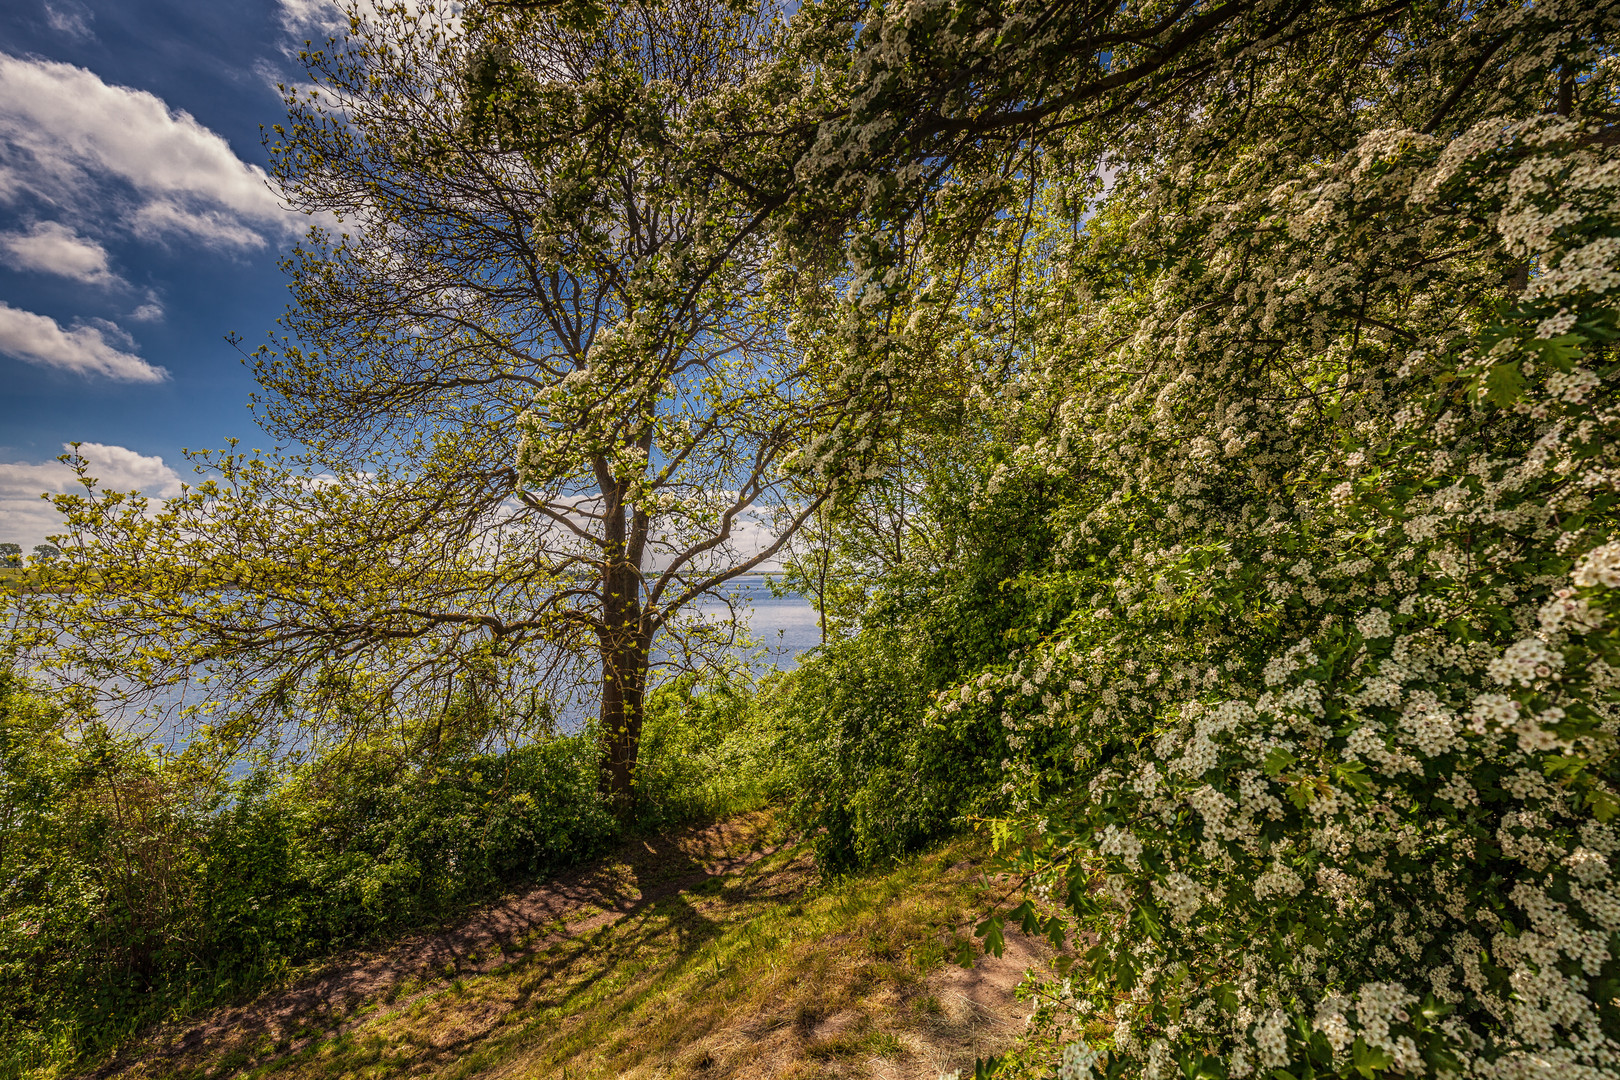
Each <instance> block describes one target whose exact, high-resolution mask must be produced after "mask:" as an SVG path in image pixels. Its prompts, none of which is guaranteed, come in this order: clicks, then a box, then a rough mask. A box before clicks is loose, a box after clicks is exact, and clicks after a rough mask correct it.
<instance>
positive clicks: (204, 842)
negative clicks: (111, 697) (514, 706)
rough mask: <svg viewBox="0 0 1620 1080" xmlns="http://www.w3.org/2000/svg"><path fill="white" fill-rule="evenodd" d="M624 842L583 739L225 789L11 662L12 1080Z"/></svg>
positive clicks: (3, 1006) (302, 773)
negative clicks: (72, 706)
mask: <svg viewBox="0 0 1620 1080" xmlns="http://www.w3.org/2000/svg"><path fill="white" fill-rule="evenodd" d="M69 732H71V733H72V734H68V733H69ZM683 798H684V796H683V795H682V794H681V793H680V791H679V790H678V787H671V788H670V789H669V792H668V794H667V795H666V801H668V802H670V803H671V804H672V805H676V804H680V803H681V801H682V799H683ZM621 828H622V826H621V824H620V823H619V822H617V821H616V820H615V819H614V818H613V816H612V815H611V814H610V813H609V812H608V810H607V808H606V806H605V805H604V804H603V802H602V800H601V799H600V797H599V795H598V793H597V748H596V745H595V741H594V739H592V738H591V737H590V736H589V735H581V736H575V737H565V738H556V739H552V740H548V741H546V742H543V743H540V744H537V745H532V746H527V747H522V748H519V749H515V750H511V751H508V752H506V753H503V754H476V753H469V752H451V753H447V754H443V755H441V756H439V757H436V758H434V759H432V760H429V761H426V762H420V763H414V764H407V763H403V762H400V761H398V760H396V759H391V758H389V757H387V756H385V755H382V754H369V755H368V754H365V753H354V752H350V753H349V754H347V755H346V756H345V757H344V758H342V759H341V760H339V759H337V758H328V759H325V760H321V761H317V762H314V763H312V764H310V765H306V766H304V767H301V768H297V769H291V770H287V771H281V772H278V771H274V770H271V769H268V768H263V769H260V770H258V771H256V772H254V773H252V774H251V775H249V776H247V777H246V778H244V779H242V780H241V781H239V782H235V783H230V782H224V783H222V782H219V781H218V780H217V779H216V774H215V773H213V772H211V771H209V770H207V769H205V768H203V766H202V758H201V756H200V755H196V754H182V755H164V754H159V753H155V752H152V751H150V750H148V749H146V748H144V747H143V746H142V745H141V744H140V743H138V742H137V741H136V740H133V739H131V738H129V737H126V736H120V735H118V734H117V733H115V732H113V731H111V730H110V729H109V728H108V727H107V726H105V725H104V724H101V723H98V722H96V721H95V720H94V718H90V717H84V716H77V717H76V716H73V715H71V714H70V713H69V712H67V711H66V710H64V709H63V708H62V707H61V706H60V705H58V704H56V703H53V702H51V701H48V700H46V699H44V698H42V697H41V696H40V695H38V694H37V693H35V692H33V691H31V690H30V689H29V688H28V687H27V686H26V685H24V684H23V683H22V682H21V681H20V680H19V679H18V678H16V677H15V676H14V675H13V674H11V673H10V672H8V671H4V670H3V669H0V1046H3V1047H4V1051H3V1052H0V1075H15V1074H17V1073H19V1072H22V1071H25V1070H28V1069H33V1068H38V1067H41V1066H44V1065H48V1064H51V1063H56V1064H66V1063H69V1062H72V1061H74V1060H76V1059H78V1058H79V1057H80V1055H83V1054H87V1053H90V1054H93V1053H94V1052H97V1051H99V1050H102V1049H104V1048H106V1047H107V1046H109V1045H111V1044H113V1043H115V1042H117V1041H118V1040H120V1039H122V1038H125V1037H127V1036H128V1035H129V1034H131V1033H132V1032H133V1031H135V1030H137V1029H138V1028H139V1027H141V1026H143V1025H145V1024H147V1023H150V1022H153V1021H155V1020H159V1019H162V1018H164V1017H166V1016H170V1015H175V1014H179V1013H185V1012H190V1011H194V1010H196V1009H199V1008H204V1007H207V1006H210V1005H214V1004H217V1003H220V1002H223V1001H227V1000H231V999H234V998H239V997H241V996H243V995H245V994H248V993H251V992H252V991H255V990H257V989H260V988H262V987H264V986H266V985H269V984H271V983H273V982H274V981H276V980H277V979H279V978H281V977H283V976H285V975H286V974H287V973H288V972H289V971H290V970H291V969H293V968H296V967H297V966H299V965H302V964H306V963H308V962H309V961H311V960H314V959H317V958H319V957H321V956H324V955H328V954H330V953H332V952H333V951H335V950H338V949H342V948H345V947H348V946H352V945H355V944H358V943H360V942H364V941H368V940H374V939H377V938H380V937H383V936H385V935H387V934H390V933H397V932H399V931H402V930H404V929H407V928H409V927H412V926H418V925H422V924H424V923H428V922H431V921H433V920H436V919H439V918H443V917H445V916H447V915H450V914H453V913H454V912H455V911H457V910H458V909H460V908H463V907H465V906H466V905H467V904H469V903H471V902H473V901H476V900H478V899H481V898H484V897H488V896H491V895H494V894H497V893H499V892H500V891H502V890H503V889H506V888H509V887H511V886H513V885H517V884H521V883H524V882H528V881H532V880H535V879H537V878H540V877H543V876H544V875H546V874H548V873H551V872H554V871H556V870H557V869H559V868H561V867H564V866H566V865H568V864H570V863H573V862H576V861H578V860H580V859H582V858H585V857H588V856H590V855H593V854H595V853H597V852H599V851H601V850H602V849H603V848H604V847H605V846H606V845H607V844H608V843H609V842H611V841H612V840H614V839H615V838H616V837H617V836H618V835H619V833H620V831H621Z"/></svg>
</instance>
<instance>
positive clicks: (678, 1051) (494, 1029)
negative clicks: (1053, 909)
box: [125, 819, 1043, 1080]
mask: <svg viewBox="0 0 1620 1080" xmlns="http://www.w3.org/2000/svg"><path fill="white" fill-rule="evenodd" d="M765 820H766V822H767V824H768V819H765ZM738 835H739V836H749V837H751V838H752V839H751V840H750V841H749V842H751V843H754V844H755V846H756V850H757V849H758V837H759V831H758V829H752V830H750V829H745V830H740V831H739V832H738ZM980 854H981V851H980V849H979V847H978V846H977V845H976V844H975V842H974V841H972V840H962V841H958V842H955V843H953V844H950V845H947V846H946V847H945V848H943V849H941V850H939V851H936V852H933V853H931V854H928V855H924V856H920V857H917V858H914V859H910V860H907V861H905V862H903V863H901V864H899V865H897V866H895V867H893V868H892V869H890V870H888V871H887V872H884V873H873V874H866V875H860V876H853V877H849V878H845V879H841V880H839V881H835V882H821V881H819V880H818V879H817V878H816V876H815V874H814V871H813V868H812V866H811V864H810V860H809V858H808V857H807V856H806V855H805V854H804V853H803V851H802V850H800V849H798V848H795V847H782V848H779V849H777V850H775V851H774V852H773V853H770V854H766V855H765V856H764V857H762V858H758V859H756V860H755V861H752V862H744V863H741V864H740V865H738V864H737V863H734V864H733V865H734V866H736V868H735V869H734V870H733V871H732V872H729V873H726V874H724V875H722V876H715V877H708V878H704V879H702V880H701V881H696V882H693V883H692V884H691V887H687V888H680V889H671V888H669V887H668V886H667V882H666V883H665V887H663V888H658V887H657V885H656V881H657V878H658V877H659V874H660V871H659V870H658V869H657V864H653V865H643V866H641V867H639V870H640V873H639V874H638V873H636V872H635V870H634V869H632V868H631V867H630V866H627V865H619V866H615V867H612V868H605V869H611V871H612V873H611V875H610V876H611V877H613V878H615V879H616V880H618V881H620V882H622V887H623V888H624V889H625V890H626V892H625V893H622V894H621V897H622V898H623V899H624V900H628V903H621V904H620V906H619V907H617V908H616V909H615V911H616V912H617V914H615V913H614V912H603V913H601V914H597V915H594V916H592V917H589V918H586V919H583V920H577V921H573V922H572V923H571V926H570V928H569V929H568V930H566V931H564V932H562V933H552V934H549V935H543V936H534V935H531V936H530V938H529V940H527V941H525V942H523V943H521V944H519V945H518V946H516V947H508V949H507V951H506V952H505V953H504V954H499V955H496V954H495V953H494V952H491V953H489V954H486V955H483V956H476V957H474V958H472V959H473V962H470V963H464V964H460V965H456V966H455V967H456V970H453V971H452V970H445V971H441V972H436V973H427V974H426V975H418V976H416V977H414V978H413V979H412V980H411V981H409V982H408V983H405V984H400V985H395V986H391V987H389V988H388V989H387V990H385V991H383V992H381V993H379V994H378V995H376V997H374V998H373V999H371V1000H369V1001H367V1002H365V1003H361V1004H359V1005H358V1007H356V1008H354V1009H352V1010H346V1015H345V1017H344V1018H343V1019H342V1021H341V1022H340V1023H338V1024H336V1025H335V1026H334V1028H333V1029H328V1030H326V1031H314V1030H310V1029H308V1028H306V1029H304V1030H303V1031H298V1032H290V1033H287V1034H283V1035H282V1037H281V1038H279V1039H277V1040H274V1042H275V1044H276V1045H267V1044H266V1043H265V1041H263V1040H261V1041H260V1043H259V1045H257V1046H253V1047H246V1046H241V1047H238V1048H237V1049H236V1051H235V1052H233V1053H230V1054H226V1055H224V1056H223V1057H215V1058H214V1059H213V1060H212V1061H198V1060H195V1059H193V1060H191V1061H188V1062H186V1063H185V1064H184V1065H182V1064H181V1062H179V1061H173V1062H168V1063H166V1064H159V1063H158V1062H156V1061H155V1060H152V1059H148V1062H147V1064H146V1065H144V1066H143V1065H136V1066H134V1067H133V1068H130V1069H127V1070H125V1075H127V1076H131V1077H134V1076H144V1077H154V1078H155V1077H158V1076H170V1077H172V1076H178V1075H189V1076H192V1077H198V1076H210V1077H224V1076H230V1075H246V1076H251V1077H277V1078H293V1077H297V1078H308V1080H380V1078H383V1077H398V1076H412V1077H415V1076H421V1077H429V1076H431V1077H437V1078H443V1080H461V1078H471V1077H512V1078H519V1077H522V1078H527V1077H568V1078H571V1080H585V1078H587V1077H619V1076H623V1077H644V1078H648V1080H651V1078H669V1080H673V1078H677V1077H703V1078H719V1077H725V1078H733V1077H734V1078H738V1080H741V1078H745V1077H780V1078H791V1077H855V1076H872V1077H896V1078H899V1077H921V1078H926V1080H934V1077H936V1076H938V1074H939V1073H940V1072H941V1071H949V1070H951V1069H954V1068H960V1067H962V1066H964V1065H965V1066H967V1071H968V1073H969V1074H970V1075H971V1072H972V1063H973V1059H974V1058H975V1057H976V1056H987V1055H988V1054H990V1053H993V1052H996V1051H999V1050H1001V1049H1003V1048H1004V1047H1005V1046H1007V1045H1008V1043H1009V1042H1010V1041H1011V1039H1012V1037H1013V1036H1014V1034H1015V1033H1016V1031H1017V1029H1018V1028H1019V1027H1021V1019H1022V1018H1021V1016H1020V1015H1018V1007H1017V1004H1016V1002H1015V1001H1014V1000H1013V997H1012V993H1011V991H1012V987H1013V986H1014V985H1015V984H1016V982H1017V981H1018V978H1019V976H1020V975H1021V974H1022V971H1023V969H1024V968H1025V967H1026V966H1028V965H1030V964H1035V963H1040V962H1041V961H1042V959H1043V954H1042V953H1041V951H1040V949H1039V947H1038V946H1035V945H1033V944H1032V943H1030V942H1027V941H1025V940H1023V939H1018V938H1013V939H1011V942H1010V944H1011V946H1012V948H1010V949H1009V952H1008V955H1007V956H1006V957H1004V958H1002V959H1001V960H999V961H988V962H986V961H981V963H980V966H979V967H978V968H976V969H975V970H973V971H964V970H963V969H960V968H956V967H954V966H952V965H949V964H948V963H946V962H945V961H944V959H943V958H944V956H945V953H946V945H947V943H948V942H949V940H950V939H951V937H952V935H953V934H954V933H957V932H959V931H960V930H961V929H962V928H963V927H964V925H965V924H966V922H967V920H968V919H969V918H971V916H972V915H973V914H974V913H976V912H979V911H982V910H983V909H984V907H985V906H986V904H987V903H989V902H991V898H990V897H988V896H985V895H984V889H985V885H984V884H983V882H982V879H981V878H980V876H979V875H978V874H977V872H976V871H975V870H974V864H975V863H976V862H977V861H978V857H979V855H980ZM642 891H645V892H646V893H647V894H649V895H648V896H647V898H646V899H645V900H644V901H643V900H642V899H640V898H641V894H642ZM548 929H549V928H548ZM328 1022H330V1021H328ZM267 1059H268V1060H267ZM255 1062H256V1063H255ZM244 1067H246V1071H244Z"/></svg>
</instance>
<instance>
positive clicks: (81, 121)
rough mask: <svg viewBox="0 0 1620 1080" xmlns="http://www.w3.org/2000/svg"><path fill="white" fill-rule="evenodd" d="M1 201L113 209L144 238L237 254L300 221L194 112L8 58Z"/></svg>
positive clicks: (51, 66)
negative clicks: (185, 241) (179, 240)
mask: <svg viewBox="0 0 1620 1080" xmlns="http://www.w3.org/2000/svg"><path fill="white" fill-rule="evenodd" d="M0 196H3V197H5V198H7V199H8V200H11V201H15V200H17V199H20V198H22V197H24V196H31V197H33V198H34V199H37V200H39V201H41V202H43V203H45V204H47V205H51V206H55V207H58V208H61V209H63V210H66V211H68V212H69V213H72V214H78V215H80V216H82V217H89V218H91V219H96V220H103V221H106V219H107V218H108V217H109V216H110V213H113V212H117V213H119V216H121V217H127V218H128V219H130V220H133V221H134V222H135V223H136V230H137V232H139V233H141V234H142V235H158V234H161V235H177V236H182V237H186V238H190V239H193V240H196V241H201V242H202V243H205V244H210V245H214V246H219V247H226V248H237V249H241V248H254V247H260V246H263V245H264V244H265V243H266V242H267V234H268V235H280V234H286V233H291V232H295V231H297V230H299V229H300V228H301V227H302V223H303V219H302V218H301V217H300V216H298V215H296V214H293V213H290V212H289V211H287V210H286V209H285V208H283V207H282V205H281V203H280V202H279V201H278V199H277V198H276V196H275V194H274V193H273V192H272V191H271V190H270V188H269V186H268V182H267V177H266V175H265V172H264V170H263V169H261V168H259V167H258V166H256V165H249V164H247V163H245V162H243V161H242V160H241V159H240V158H238V157H237V156H236V154H235V153H234V152H233V151H232V150H231V148H230V144H228V143H227V142H226V141H225V140H224V139H222V138H221V137H220V136H219V135H217V134H215V133H214V132H212V131H210V130H209V129H208V128H206V127H204V126H203V125H202V124H200V123H198V122H197V120H196V119H195V118H194V117H192V116H191V115H190V114H189V113H186V112H176V111H174V110H172V109H170V108H169V106H168V105H167V104H166V103H165V102H164V101H163V100H162V99H161V98H159V97H157V96H156V95H154V94H150V93H147V92H146V91H144V90H136V89H132V88H130V87H126V86H109V85H108V84H107V83H105V82H102V81H101V79H100V78H99V77H98V76H97V75H95V74H94V73H93V72H90V71H87V70H85V69H84V68H81V67H75V66H74V65H72V64H64V63H58V62H55V61H50V60H35V59H23V58H20V57H15V56H7V55H4V54H0ZM120 202H122V203H124V204H125V205H124V206H121V207H120V206H118V203H120ZM106 224H107V225H108V227H111V225H112V222H111V221H106Z"/></svg>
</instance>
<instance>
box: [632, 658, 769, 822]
mask: <svg viewBox="0 0 1620 1080" xmlns="http://www.w3.org/2000/svg"><path fill="white" fill-rule="evenodd" d="M776 738H777V733H776V731H775V729H774V727H773V726H771V725H770V724H767V723H763V722H761V720H760V719H759V718H758V716H757V715H756V710H755V708H754V695H753V693H752V692H751V691H750V690H749V689H748V688H745V687H742V686H739V685H737V684H736V683H734V682H725V681H713V682H709V683H704V682H702V681H700V680H699V679H698V678H697V677H696V676H693V675H683V676H681V677H680V678H677V679H673V680H671V681H669V682H667V683H665V684H663V685H662V686H660V687H659V688H658V689H656V690H654V691H653V692H652V693H651V694H649V695H648V697H647V705H646V719H645V721H644V724H643V726H642V729H641V753H640V761H641V764H640V767H639V768H638V769H637V772H636V800H637V809H636V821H637V823H638V825H639V826H640V827H642V828H656V827H658V826H661V825H667V824H673V823H676V822H681V821H692V820H698V819H704V818H716V817H723V816H726V815H730V814H735V813H739V812H741V811H744V810H751V809H754V808H756V807H759V806H763V805H764V804H765V803H766V802H767V801H769V800H770V799H772V798H774V797H777V796H779V795H780V794H782V791H783V785H784V784H785V782H786V779H785V777H784V775H783V774H782V772H781V770H780V769H779V768H778V767H777V765H776V764H775V748H776Z"/></svg>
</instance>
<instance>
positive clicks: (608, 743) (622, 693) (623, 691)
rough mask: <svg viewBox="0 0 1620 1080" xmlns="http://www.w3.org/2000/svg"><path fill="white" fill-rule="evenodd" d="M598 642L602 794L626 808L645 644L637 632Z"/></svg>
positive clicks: (637, 731)
mask: <svg viewBox="0 0 1620 1080" xmlns="http://www.w3.org/2000/svg"><path fill="white" fill-rule="evenodd" d="M613 637H614V638H616V639H617V640H609V641H604V643H603V645H602V713H601V720H602V780H601V784H602V793H603V794H604V795H606V796H607V798H608V801H609V802H611V803H612V804H613V806H614V809H615V810H617V811H620V812H623V811H625V810H628V809H629V807H630V805H631V803H632V801H633V798H634V794H635V780H636V755H637V751H638V750H639V748H640V745H641V717H642V704H643V701H644V698H645V694H646V689H647V646H646V644H645V641H644V638H643V636H642V635H641V634H640V633H637V632H634V631H632V632H631V633H628V634H621V635H613Z"/></svg>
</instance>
